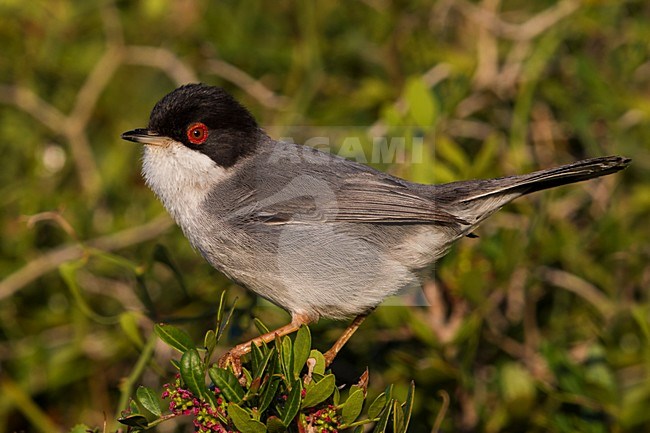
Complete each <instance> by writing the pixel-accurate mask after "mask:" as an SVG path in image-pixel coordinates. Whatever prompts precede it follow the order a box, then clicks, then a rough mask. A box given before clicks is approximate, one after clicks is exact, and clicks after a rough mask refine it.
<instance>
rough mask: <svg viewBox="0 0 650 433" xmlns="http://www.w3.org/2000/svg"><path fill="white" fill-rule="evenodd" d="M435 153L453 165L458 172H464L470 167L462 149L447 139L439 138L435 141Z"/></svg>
mask: <svg viewBox="0 0 650 433" xmlns="http://www.w3.org/2000/svg"><path fill="white" fill-rule="evenodd" d="M436 152H437V153H438V154H439V155H441V156H442V157H443V158H444V159H445V160H447V161H449V162H450V163H451V164H453V166H454V167H455V168H456V169H457V170H458V171H461V172H466V171H467V170H468V168H469V166H470V162H469V159H468V156H467V154H466V153H465V151H464V150H463V148H462V147H461V146H460V145H459V144H458V143H456V142H454V141H452V140H451V139H449V138H447V137H443V136H441V137H439V139H438V140H436Z"/></svg>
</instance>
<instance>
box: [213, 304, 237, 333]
mask: <svg viewBox="0 0 650 433" xmlns="http://www.w3.org/2000/svg"><path fill="white" fill-rule="evenodd" d="M223 296H224V295H223V294H222V295H221V301H220V302H223ZM237 299H238V298H235V300H234V301H233V303H232V307H230V311H229V312H228V317H226V320H223V321H222V319H221V317H220V318H219V320H218V321H217V343H218V342H219V341H220V340H221V336H222V335H223V332H224V331H225V330H226V328H227V327H228V325H229V324H230V319H232V315H233V313H234V312H235V305H237ZM219 308H221V306H219Z"/></svg>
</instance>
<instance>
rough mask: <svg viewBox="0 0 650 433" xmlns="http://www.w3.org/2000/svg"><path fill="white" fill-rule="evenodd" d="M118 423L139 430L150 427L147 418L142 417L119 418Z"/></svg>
mask: <svg viewBox="0 0 650 433" xmlns="http://www.w3.org/2000/svg"><path fill="white" fill-rule="evenodd" d="M117 421H118V422H119V423H121V424H124V425H128V426H129V427H135V428H139V429H143V428H145V427H147V425H149V423H148V422H147V418H145V417H143V416H142V415H129V416H125V417H122V418H119V419H118V420H117Z"/></svg>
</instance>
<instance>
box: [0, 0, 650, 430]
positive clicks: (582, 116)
mask: <svg viewBox="0 0 650 433" xmlns="http://www.w3.org/2000/svg"><path fill="white" fill-rule="evenodd" d="M649 41H650V3H648V2H646V1H642V0H637V1H619V0H589V1H573V0H561V1H537V2H526V1H522V0H503V1H499V0H484V1H469V0H441V1H437V2H430V1H419V0H413V1H389V0H365V1H349V2H336V1H333V0H322V1H320V2H290V1H276V2H264V3H262V2H259V1H246V0H244V1H219V2H216V1H207V0H204V1H201V0H183V1H171V0H169V1H166V0H145V1H140V2H135V1H126V0H124V1H116V2H110V1H98V2H89V1H81V0H78V1H69V0H48V1H33V2H23V1H19V0H2V2H1V3H0V45H1V46H2V47H3V49H2V54H1V55H0V143H1V146H2V170H1V171H0V203H1V205H2V214H1V216H0V218H1V220H0V222H1V225H0V229H1V230H2V232H1V241H0V251H1V256H0V277H1V278H2V281H0V432H13V431H43V432H52V431H66V430H68V429H70V428H71V427H72V426H73V425H75V424H76V423H80V422H83V423H86V424H89V425H95V426H99V427H101V426H102V425H103V423H104V421H105V420H106V422H107V423H108V425H107V431H114V430H115V429H116V428H117V424H116V423H115V421H114V419H115V413H117V412H119V410H120V409H121V408H119V407H118V400H119V399H120V396H121V395H122V394H124V389H125V388H124V387H127V388H126V389H127V390H128V386H130V385H131V386H132V385H133V383H131V381H129V380H127V378H129V375H130V374H131V372H132V371H133V369H134V363H135V362H136V360H137V359H138V356H139V353H140V351H141V350H142V347H143V341H144V340H146V339H148V338H149V336H150V335H151V332H152V324H153V323H154V322H155V321H166V322H172V323H175V324H176V325H178V326H181V327H183V328H184V329H186V330H188V331H189V332H190V333H191V334H192V335H193V336H194V337H195V338H197V339H198V338H200V337H201V336H202V335H203V333H204V332H205V331H206V330H207V329H208V328H209V327H211V326H213V321H214V317H213V314H214V309H215V307H216V304H217V302H218V297H219V293H220V292H221V291H222V290H223V289H226V288H227V289H228V290H229V291H228V299H229V302H230V303H232V302H234V299H235V298H238V301H237V304H236V314H235V318H234V323H233V327H232V328H231V329H230V331H229V332H230V335H229V341H230V342H231V343H233V344H235V343H237V342H241V341H243V340H244V338H250V337H252V336H254V335H255V334H256V332H257V331H256V330H255V327H254V326H253V324H252V317H259V318H260V319H261V320H263V321H264V322H265V323H266V324H267V325H269V326H278V325H281V324H284V323H286V321H287V320H288V315H287V314H286V313H284V312H283V311H281V310H280V309H278V308H276V307H273V306H269V305H268V304H264V303H260V302H258V301H257V300H256V299H254V297H253V296H252V295H250V294H248V293H247V292H246V291H245V290H243V289H241V288H238V287H236V286H234V285H232V283H230V282H229V281H228V280H227V279H225V278H224V277H223V276H222V275H220V274H219V273H218V272H216V271H214V270H213V269H212V268H210V266H208V265H207V264H206V263H205V262H204V261H203V259H201V258H200V257H199V256H198V255H197V254H196V253H195V252H193V251H192V249H191V248H190V246H189V244H188V242H187V241H186V240H185V239H184V238H183V236H182V234H181V232H180V230H179V229H177V228H176V227H172V225H171V223H170V221H169V218H168V217H167V216H166V214H165V212H164V210H163V208H162V206H161V205H160V204H159V203H158V201H157V200H156V199H155V197H154V196H153V194H152V193H151V192H150V191H149V190H148V189H147V188H146V187H145V185H144V184H143V181H142V180H141V177H140V174H139V171H140V161H139V158H140V157H139V155H140V151H141V150H140V149H139V148H138V147H137V146H135V145H133V144H132V143H127V142H123V141H121V140H120V139H119V134H120V133H121V132H123V131H126V130H128V129H132V128H135V127H140V126H145V125H146V122H147V120H148V115H149V111H150V109H151V108H152V106H153V104H154V103H155V102H156V101H157V100H159V99H160V98H161V97H162V96H163V95H164V94H166V93H168V92H169V91H171V90H172V89H173V88H175V87H176V86H177V85H179V84H181V83H185V82H191V81H203V82H206V83H209V84H214V85H219V86H223V87H225V88H226V89H228V90H229V91H230V92H232V93H233V94H234V95H235V96H236V97H237V98H238V99H240V100H241V101H242V102H243V103H244V104H245V105H247V106H248V107H249V108H250V109H251V111H252V112H253V113H254V114H255V115H256V116H257V118H258V119H259V121H260V123H261V124H262V125H266V126H267V129H268V131H269V133H270V134H271V135H273V136H275V137H278V136H290V135H291V134H292V132H291V131H292V130H294V131H295V130H298V131H301V132H300V134H302V135H304V136H306V137H308V136H309V135H310V134H311V133H310V131H311V130H312V129H313V131H314V133H313V134H320V133H321V132H322V131H328V128H331V130H334V129H335V130H336V131H337V132H338V133H339V134H341V135H345V133H346V131H347V130H348V129H349V131H350V132H349V133H350V134H354V135H355V136H358V137H360V142H361V144H362V146H365V149H370V146H371V144H372V138H373V137H378V136H379V137H381V136H389V137H390V136H404V137H422V138H423V142H424V146H425V148H424V152H423V156H422V160H421V161H418V162H417V163H408V161H410V160H409V158H406V160H407V162H405V163H400V164H389V163H382V164H377V165H376V166H377V167H378V168H380V169H383V170H387V171H390V172H391V173H394V174H396V175H398V176H402V177H405V178H408V179H410V180H414V181H419V182H426V183H429V182H447V181H452V180H459V179H466V178H473V177H495V176H502V175H507V174H515V173H521V172H525V171H528V170H534V169H539V168H548V167H551V166H553V165H557V164H561V163H568V162H572V161H574V160H577V159H581V158H585V157H594V156H602V155H608V154H621V155H625V156H628V157H631V158H633V164H632V166H631V167H630V168H629V169H628V170H626V171H624V172H622V173H619V174H616V175H614V176H609V177H607V178H604V179H599V180H596V181H590V182H588V183H583V184H579V185H574V186H571V187H564V188H561V189H558V190H554V191H549V192H544V193H540V194H536V195H534V196H531V197H528V198H525V199H520V200H519V201H517V202H516V203H513V204H511V205H509V206H507V207H506V208H505V209H504V210H502V211H501V212H500V213H498V214H497V215H495V216H494V217H492V218H491V219H490V220H489V221H488V222H486V223H485V224H484V225H483V227H481V228H480V229H479V230H478V231H477V234H478V235H480V239H466V240H462V241H461V242H460V243H459V244H458V245H457V246H456V247H455V248H454V250H453V251H452V252H451V253H450V254H449V255H448V256H447V257H446V258H445V259H444V260H442V262H441V263H439V266H438V269H437V272H436V273H435V278H433V279H432V281H430V282H428V283H427V284H426V285H425V289H424V292H425V294H426V295H427V298H428V299H429V301H430V302H431V306H416V307H406V306H386V307H382V308H379V309H378V310H377V311H376V312H375V313H374V314H373V315H372V316H371V318H370V319H369V320H368V321H366V323H364V325H363V326H362V328H361V329H360V330H359V332H358V333H357V334H356V335H355V337H354V338H353V339H352V340H351V342H350V344H349V345H348V346H347V347H346V349H345V350H344V351H343V353H342V354H341V355H340V357H339V358H338V359H337V361H336V363H335V364H334V372H335V373H336V374H337V377H338V378H339V380H340V381H341V384H344V383H354V382H355V381H356V380H357V378H358V377H359V376H360V375H361V373H362V372H363V371H364V369H365V368H366V366H368V368H369V370H370V391H369V392H370V393H372V394H374V395H376V394H377V393H379V392H380V391H381V390H382V389H383V388H384V387H385V386H386V385H387V384H389V383H394V384H395V386H396V389H397V391H398V394H399V395H401V396H402V398H403V396H404V395H405V394H406V389H407V386H408V384H409V382H410V381H411V380H415V383H416V390H417V395H416V407H415V412H414V418H413V421H412V423H411V428H410V431H413V432H431V431H432V430H434V429H435V428H437V427H438V426H439V427H440V431H446V432H462V431H467V432H470V431H481V432H521V431H527V432H574V431H582V432H610V431H611V432H639V431H649V430H650V411H649V410H648V407H650V377H649V375H650V344H649V340H650V299H649V297H648V286H649V282H650V267H648V264H647V263H648V260H649V256H650V247H649V243H648V239H649V238H650V237H649V235H650V224H649V223H648V221H649V219H648V217H649V214H650V184H648V180H649V179H650V174H649V171H648V169H650V43H649ZM333 127H334V128H333ZM317 131H321V132H317ZM360 131H361V133H360ZM408 150H410V149H407V151H408ZM175 270H176V271H175ZM177 273H180V274H182V276H183V278H182V281H179V278H177V275H176V274H177ZM344 325H345V324H344V323H336V322H329V321H321V322H320V323H319V324H318V325H315V326H313V327H312V333H313V337H314V341H315V344H316V346H317V347H318V348H320V349H323V350H324V349H326V348H327V347H328V345H329V344H331V343H332V342H333V341H334V340H335V338H336V337H337V335H338V333H340V331H341V330H342V328H343V327H344ZM225 349H226V348H225V347H224V348H223V350H225ZM173 355H174V354H173V353H171V352H170V350H169V349H168V348H165V347H164V346H163V345H158V346H157V347H156V351H155V356H154V361H153V362H152V364H151V365H150V366H149V367H147V368H146V369H145V373H144V375H142V376H141V377H136V378H132V377H131V379H135V382H134V383H135V384H139V383H142V384H146V385H148V386H150V387H153V388H155V389H160V388H161V385H162V383H164V382H166V381H169V379H170V378H171V376H172V369H171V367H170V364H169V359H170V358H171V357H172V356H173ZM436 419H438V422H436ZM191 428H192V427H191V425H189V423H183V422H182V420H179V421H178V422H177V423H176V422H171V423H168V424H164V427H163V426H161V427H160V430H159V431H161V432H162V431H164V432H168V431H190V430H191Z"/></svg>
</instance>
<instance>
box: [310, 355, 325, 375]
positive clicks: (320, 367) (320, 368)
mask: <svg viewBox="0 0 650 433" xmlns="http://www.w3.org/2000/svg"><path fill="white" fill-rule="evenodd" d="M309 357H310V358H314V359H315V360H316V365H315V366H314V373H318V374H323V375H324V374H325V357H324V356H323V354H322V353H320V352H319V351H318V350H316V349H314V350H312V351H311V352H310V353H309Z"/></svg>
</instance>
